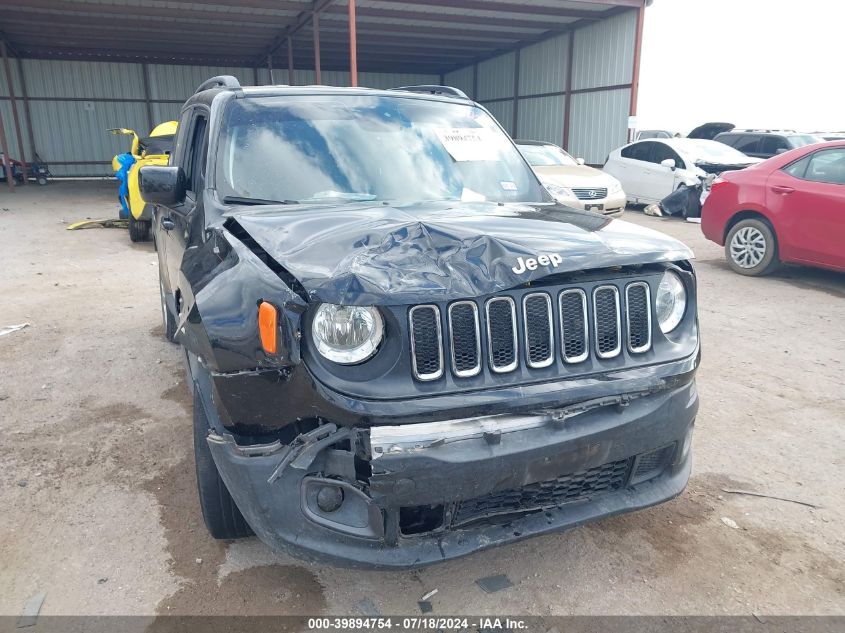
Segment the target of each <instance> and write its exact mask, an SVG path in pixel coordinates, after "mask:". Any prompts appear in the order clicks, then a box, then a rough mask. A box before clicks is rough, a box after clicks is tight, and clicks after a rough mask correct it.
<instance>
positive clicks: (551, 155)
mask: <svg viewBox="0 0 845 633" xmlns="http://www.w3.org/2000/svg"><path fill="white" fill-rule="evenodd" d="M517 147H518V148H519V151H520V152H522V155H523V156H525V160H527V161H528V164H529V165H531V166H532V167H555V166H558V165H563V166H565V167H575V166H576V165H577V164H578V163H577V162H576V161H575V159H574V158H572V156H570V155H569V154H567V153H566V152H565V151H563V150H562V149H561V148H559V147H558V146H557V145H527V144H526V145H521V144H517Z"/></svg>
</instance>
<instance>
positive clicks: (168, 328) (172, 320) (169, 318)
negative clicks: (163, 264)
mask: <svg viewBox="0 0 845 633" xmlns="http://www.w3.org/2000/svg"><path fill="white" fill-rule="evenodd" d="M158 294H159V297H160V298H161V323H162V325H163V326H164V338H166V339H167V340H168V341H170V342H171V343H172V342H173V339H174V337H175V336H176V317H175V316H173V313H172V312H171V311H170V308H168V307H167V301H165V299H164V284H163V283H162V281H161V278H159V280H158Z"/></svg>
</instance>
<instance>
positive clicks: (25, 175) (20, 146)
mask: <svg viewBox="0 0 845 633" xmlns="http://www.w3.org/2000/svg"><path fill="white" fill-rule="evenodd" d="M0 51H2V53H3V68H4V70H5V71H6V85H7V86H8V87H9V101H10V103H11V104H12V119H13V120H14V123H15V136H16V138H17V140H18V151H19V152H20V154H21V155H20V161H21V166H22V169H23V184H24V185H26V184H29V166H28V165H27V163H26V151H25V150H24V146H23V135H22V134H21V123H20V119H19V118H18V102H17V99H16V98H15V80H14V77H12V68H11V66H10V65H9V53H8V51H7V50H6V42H5V41H3V42H0ZM3 151H4V152H6V149H5V148H4V149H3ZM6 158H7V160H8V158H10V156H9V154H8V152H7V153H6ZM7 176H8V174H7Z"/></svg>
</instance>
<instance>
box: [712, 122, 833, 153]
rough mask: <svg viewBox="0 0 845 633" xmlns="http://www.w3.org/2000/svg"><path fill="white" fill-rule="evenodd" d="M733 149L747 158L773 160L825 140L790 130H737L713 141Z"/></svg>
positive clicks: (717, 136) (725, 133) (723, 133)
mask: <svg viewBox="0 0 845 633" xmlns="http://www.w3.org/2000/svg"><path fill="white" fill-rule="evenodd" d="M713 140H715V141H719V142H720V143H724V144H725V145H729V146H730V147H733V148H734V149H735V150H737V151H740V152H742V153H743V154H745V155H747V156H755V157H757V158H771V157H772V156H777V155H778V154H783V153H784V152H788V151H789V150H791V149H796V148H798V147H804V146H805V145H812V144H813V143H822V142H824V139H823V138H821V137H820V136H815V135H813V134H801V133H799V132H793V131H790V130H737V129H733V130H731V131H730V132H722V133H721V134H718V135H716V137H715V138H714V139H713Z"/></svg>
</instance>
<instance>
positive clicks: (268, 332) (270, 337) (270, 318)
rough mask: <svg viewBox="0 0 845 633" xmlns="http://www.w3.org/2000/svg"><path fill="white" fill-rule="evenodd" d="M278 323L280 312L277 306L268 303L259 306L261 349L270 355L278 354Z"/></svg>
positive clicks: (263, 302) (264, 302)
mask: <svg viewBox="0 0 845 633" xmlns="http://www.w3.org/2000/svg"><path fill="white" fill-rule="evenodd" d="M277 321H278V311H277V310H276V306H274V305H273V304H272V303H267V302H266V301H262V302H261V303H260V304H258V333H259V334H260V335H261V347H263V348H264V351H265V352H267V353H268V354H275V353H276V349H277V347H276V332H277V331H278V328H277V325H278V322H277Z"/></svg>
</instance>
